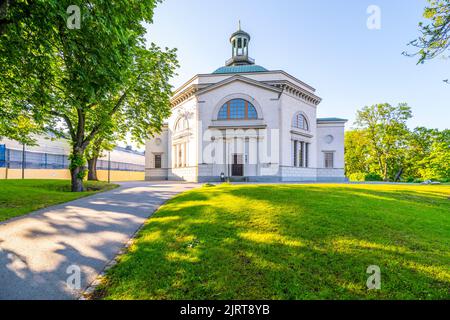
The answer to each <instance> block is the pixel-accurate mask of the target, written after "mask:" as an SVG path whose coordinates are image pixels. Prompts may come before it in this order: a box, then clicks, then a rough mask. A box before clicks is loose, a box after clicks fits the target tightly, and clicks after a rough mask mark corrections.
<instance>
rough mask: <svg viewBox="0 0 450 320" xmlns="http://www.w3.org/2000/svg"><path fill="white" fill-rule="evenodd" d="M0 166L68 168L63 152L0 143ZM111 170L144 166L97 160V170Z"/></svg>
mask: <svg viewBox="0 0 450 320" xmlns="http://www.w3.org/2000/svg"><path fill="white" fill-rule="evenodd" d="M0 168H10V169H22V168H25V169H68V168H69V157H68V156H67V155H64V154H51V153H41V152H31V151H25V154H24V153H23V151H22V150H14V149H8V148H6V147H5V145H0ZM108 169H110V170H113V171H144V170H145V166H144V165H139V164H134V163H125V162H116V161H108V160H98V161H97V170H108Z"/></svg>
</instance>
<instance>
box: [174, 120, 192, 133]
mask: <svg viewBox="0 0 450 320" xmlns="http://www.w3.org/2000/svg"><path fill="white" fill-rule="evenodd" d="M188 128H189V123H188V120H187V119H186V118H185V117H181V118H180V119H178V121H177V123H176V124H175V132H179V131H183V130H186V129H188Z"/></svg>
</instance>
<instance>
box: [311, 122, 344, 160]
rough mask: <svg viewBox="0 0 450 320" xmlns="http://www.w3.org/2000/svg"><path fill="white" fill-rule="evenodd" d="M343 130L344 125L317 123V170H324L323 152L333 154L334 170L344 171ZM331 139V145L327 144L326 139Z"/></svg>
mask: <svg viewBox="0 0 450 320" xmlns="http://www.w3.org/2000/svg"><path fill="white" fill-rule="evenodd" d="M344 129H345V123H342V122H341V123H338V122H330V123H319V124H318V126H317V142H318V149H317V158H318V166H317V167H318V168H325V161H324V155H323V153H324V152H326V151H327V152H334V169H344V167H345V163H344ZM328 135H330V136H332V137H333V141H332V142H331V143H327V141H326V137H327V136H328Z"/></svg>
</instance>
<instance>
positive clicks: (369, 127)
mask: <svg viewBox="0 0 450 320" xmlns="http://www.w3.org/2000/svg"><path fill="white" fill-rule="evenodd" d="M411 117H412V114H411V110H410V108H409V107H408V106H407V105H406V104H399V105H398V106H396V107H394V106H391V105H389V104H377V105H373V106H370V107H364V108H363V109H362V110H360V111H358V114H357V121H356V123H355V124H356V128H355V129H354V130H350V131H347V132H346V133H345V166H346V174H347V176H348V177H349V178H350V179H351V180H359V181H365V180H385V181H399V180H402V181H415V180H428V179H434V180H440V181H448V180H450V130H443V131H439V130H437V129H427V128H423V127H418V128H415V129H414V130H410V129H409V128H408V127H407V125H406V121H407V120H408V119H409V118H411Z"/></svg>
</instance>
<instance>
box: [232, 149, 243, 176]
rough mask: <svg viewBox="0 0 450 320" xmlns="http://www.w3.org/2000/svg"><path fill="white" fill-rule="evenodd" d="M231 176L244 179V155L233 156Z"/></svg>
mask: <svg viewBox="0 0 450 320" xmlns="http://www.w3.org/2000/svg"><path fill="white" fill-rule="evenodd" d="M231 175H232V176H233V177H242V176H243V175H244V161H243V155H242V154H233V164H232V165H231Z"/></svg>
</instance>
